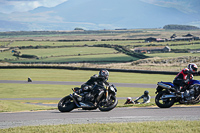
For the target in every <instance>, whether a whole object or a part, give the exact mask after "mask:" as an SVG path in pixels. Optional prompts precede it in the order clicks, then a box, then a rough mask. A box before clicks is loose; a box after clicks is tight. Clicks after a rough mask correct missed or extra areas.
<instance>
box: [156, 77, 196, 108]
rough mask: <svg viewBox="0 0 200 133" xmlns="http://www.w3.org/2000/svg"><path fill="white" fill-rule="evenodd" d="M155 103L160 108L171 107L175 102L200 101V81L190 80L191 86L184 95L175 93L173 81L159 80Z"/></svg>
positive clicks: (190, 102)
mask: <svg viewBox="0 0 200 133" xmlns="http://www.w3.org/2000/svg"><path fill="white" fill-rule="evenodd" d="M157 85H158V86H157V88H156V90H157V91H156V94H157V95H156V97H155V103H156V105H157V106H158V107H160V108H170V107H171V106H172V105H174V103H176V102H179V103H180V104H196V103H199V102H200V81H199V80H190V81H189V85H190V87H189V88H188V89H187V90H186V91H185V92H183V94H182V95H178V94H176V93H175V86H174V84H172V83H171V82H158V84H157Z"/></svg>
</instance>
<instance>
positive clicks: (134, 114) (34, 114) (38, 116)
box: [0, 80, 200, 128]
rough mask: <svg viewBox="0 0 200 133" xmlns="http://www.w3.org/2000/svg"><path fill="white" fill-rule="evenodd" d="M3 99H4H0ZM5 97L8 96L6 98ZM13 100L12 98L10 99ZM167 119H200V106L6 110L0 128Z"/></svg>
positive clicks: (139, 85)
mask: <svg viewBox="0 0 200 133" xmlns="http://www.w3.org/2000/svg"><path fill="white" fill-rule="evenodd" d="M0 83H15V84H16V83H19V84H22V83H24V84H62V85H80V84H82V82H56V81H33V82H27V81H14V80H13V81H7V80H0ZM113 84H115V85H116V86H117V87H140V88H155V87H156V85H152V84H124V83H123V84H122V83H113ZM0 100H3V99H0ZM4 100H6V99H4ZM10 100H11V99H10ZM166 120H200V106H179V107H177V106H174V107H171V108H167V109H161V108H158V107H140V108H131V107H130V108H127V107H126V108H115V109H113V110H111V111H109V112H101V111H99V110H98V109H97V110H91V111H86V110H81V109H75V110H73V111H71V112H68V113H60V112H59V111H58V110H48V111H29V112H10V113H9V112H7V113H0V128H10V127H18V126H36V125H58V124H82V123H110V122H141V121H166Z"/></svg>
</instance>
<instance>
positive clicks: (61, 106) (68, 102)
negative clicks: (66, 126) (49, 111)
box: [58, 96, 76, 112]
mask: <svg viewBox="0 0 200 133" xmlns="http://www.w3.org/2000/svg"><path fill="white" fill-rule="evenodd" d="M75 107H76V105H75V103H74V102H73V99H72V98H71V97H70V96H66V97H64V98H62V99H61V100H60V101H59V103H58V110H59V111H60V112H70V111H72V110H73V109H74V108H75Z"/></svg>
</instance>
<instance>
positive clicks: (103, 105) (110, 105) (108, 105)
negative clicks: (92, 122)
mask: <svg viewBox="0 0 200 133" xmlns="http://www.w3.org/2000/svg"><path fill="white" fill-rule="evenodd" d="M117 104H118V100H117V98H116V97H115V96H113V95H111V97H110V100H109V101H108V102H106V101H105V99H102V100H101V101H100V102H99V106H98V107H99V110H100V111H110V110H112V109H114V108H115V107H116V106H117Z"/></svg>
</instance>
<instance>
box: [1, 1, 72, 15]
mask: <svg viewBox="0 0 200 133" xmlns="http://www.w3.org/2000/svg"><path fill="white" fill-rule="evenodd" d="M65 1H68V0H0V12H1V13H7V14H8V13H12V12H26V11H29V10H33V9H35V8H37V7H40V6H44V7H54V6H56V5H58V4H61V3H63V2H65Z"/></svg>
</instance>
